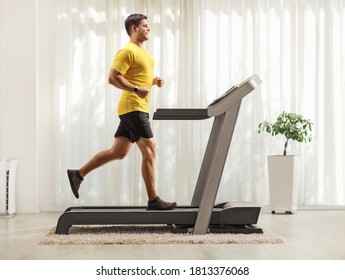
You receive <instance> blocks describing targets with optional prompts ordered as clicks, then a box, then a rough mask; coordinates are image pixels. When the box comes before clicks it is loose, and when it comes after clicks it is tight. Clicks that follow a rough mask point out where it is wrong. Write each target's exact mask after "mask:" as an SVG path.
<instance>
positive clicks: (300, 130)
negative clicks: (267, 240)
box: [258, 111, 313, 214]
mask: <svg viewBox="0 0 345 280" xmlns="http://www.w3.org/2000/svg"><path fill="white" fill-rule="evenodd" d="M312 126H313V123H312V122H311V120H309V119H305V118H304V117H303V116H302V115H298V114H296V113H287V112H285V111H284V112H282V113H281V114H280V115H279V116H278V117H277V119H276V121H275V122H269V121H267V120H266V121H264V122H262V123H260V124H259V127H258V133H261V132H267V133H268V134H270V135H272V136H276V135H283V136H284V137H285V142H284V150H283V155H282V156H268V161H267V162H268V175H269V189H270V202H271V210H272V213H273V214H274V213H275V212H276V211H284V212H285V213H288V214H291V213H292V209H293V206H294V202H295V201H296V199H294V185H295V181H296V176H295V175H296V169H297V162H296V160H295V156H293V155H292V156H287V147H288V143H289V141H290V140H295V141H297V142H300V143H301V142H305V143H306V142H311V141H312V139H313V137H312V134H311V133H312ZM295 195H296V192H295ZM295 197H296V196H295Z"/></svg>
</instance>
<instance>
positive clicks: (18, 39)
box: [0, 0, 39, 212]
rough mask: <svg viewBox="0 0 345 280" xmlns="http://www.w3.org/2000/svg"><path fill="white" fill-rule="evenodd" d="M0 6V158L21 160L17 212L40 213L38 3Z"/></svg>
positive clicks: (9, 0)
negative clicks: (38, 171) (37, 103)
mask: <svg viewBox="0 0 345 280" xmlns="http://www.w3.org/2000/svg"><path fill="white" fill-rule="evenodd" d="M0 3H1V4H0V158H1V159H3V158H16V159H18V160H19V166H18V173H17V191H16V193H17V195H16V202H17V204H16V206H17V212H37V211H38V210H39V209H38V196H37V190H38V189H37V178H38V175H37V141H36V140H37V134H36V131H37V123H36V101H37V95H36V89H37V88H36V77H37V75H36V1H35V0H25V1H24V0H1V2H0Z"/></svg>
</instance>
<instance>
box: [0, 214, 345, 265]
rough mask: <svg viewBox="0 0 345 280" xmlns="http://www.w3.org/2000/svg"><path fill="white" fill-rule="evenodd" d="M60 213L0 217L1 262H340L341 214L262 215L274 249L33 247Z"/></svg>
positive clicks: (344, 249)
mask: <svg viewBox="0 0 345 280" xmlns="http://www.w3.org/2000/svg"><path fill="white" fill-rule="evenodd" d="M60 214H61V213H56V212H43V213H39V214H16V215H15V216H14V217H12V218H4V217H1V218H0V252H1V254H0V259H8V260H26V259H32V260H37V259H40V260H43V259H53V260H64V259H68V260H72V259H94V260H95V259H99V260H102V259H103V260H104V259H121V260H131V259H136V260H141V259H156V260H157V259H162V260H167V259H171V260H174V259H175V260H176V259H189V260H216V259H223V260H225V259H235V260H274V259H276V260H305V259H308V260H345V210H322V211H321V210H317V211H315V210H314V211H309V210H308V211H307V210H304V211H302V210H300V211H298V212H296V213H295V214H293V215H277V214H276V215H272V214H271V213H270V212H262V213H261V215H260V218H259V222H258V226H259V227H262V228H263V229H265V230H266V231H268V232H270V233H271V234H273V235H275V236H277V237H280V238H282V239H283V240H284V244H279V245H272V244H258V245H252V244H251V245H154V246H150V245H136V246H133V245H132V246H129V245H105V246H99V245H98V246H90V245H88V246H75V245H72V246H61V245H54V246H52V245H47V246H43V245H38V243H39V240H40V239H41V238H42V236H43V235H44V234H45V233H46V232H47V231H48V229H49V228H51V227H52V226H55V225H56V223H57V220H58V217H59V216H60Z"/></svg>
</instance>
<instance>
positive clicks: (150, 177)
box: [137, 137, 157, 200]
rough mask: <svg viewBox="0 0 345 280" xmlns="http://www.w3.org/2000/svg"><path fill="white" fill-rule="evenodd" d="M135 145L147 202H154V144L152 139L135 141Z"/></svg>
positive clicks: (155, 194) (155, 195)
mask: <svg viewBox="0 0 345 280" xmlns="http://www.w3.org/2000/svg"><path fill="white" fill-rule="evenodd" d="M137 145H138V147H139V149H140V151H141V154H142V157H143V158H142V164H141V172H142V175H143V179H144V182H145V186H146V190H147V195H148V197H149V200H154V199H155V198H156V197H157V192H156V173H155V161H156V143H155V141H154V138H142V137H140V139H139V140H138V141H137Z"/></svg>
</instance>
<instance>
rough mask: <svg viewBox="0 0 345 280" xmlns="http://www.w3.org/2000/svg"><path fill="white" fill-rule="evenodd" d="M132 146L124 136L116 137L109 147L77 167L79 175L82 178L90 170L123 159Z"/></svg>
mask: <svg viewBox="0 0 345 280" xmlns="http://www.w3.org/2000/svg"><path fill="white" fill-rule="evenodd" d="M132 146H133V144H132V142H131V141H129V139H127V138H125V137H116V138H115V139H114V144H113V146H112V147H111V148H110V149H107V150H104V151H101V152H99V153H97V154H96V155H94V156H93V157H92V158H91V159H90V160H89V161H88V162H87V163H86V164H85V165H83V166H82V167H81V168H80V169H79V174H80V176H81V177H83V178H84V177H85V176H86V175H87V174H88V173H90V172H91V171H92V170H94V169H96V168H98V167H100V166H102V165H104V164H106V163H108V162H110V161H113V160H118V159H123V158H124V157H126V156H127V154H128V152H129V150H130V149H131V147H132Z"/></svg>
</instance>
